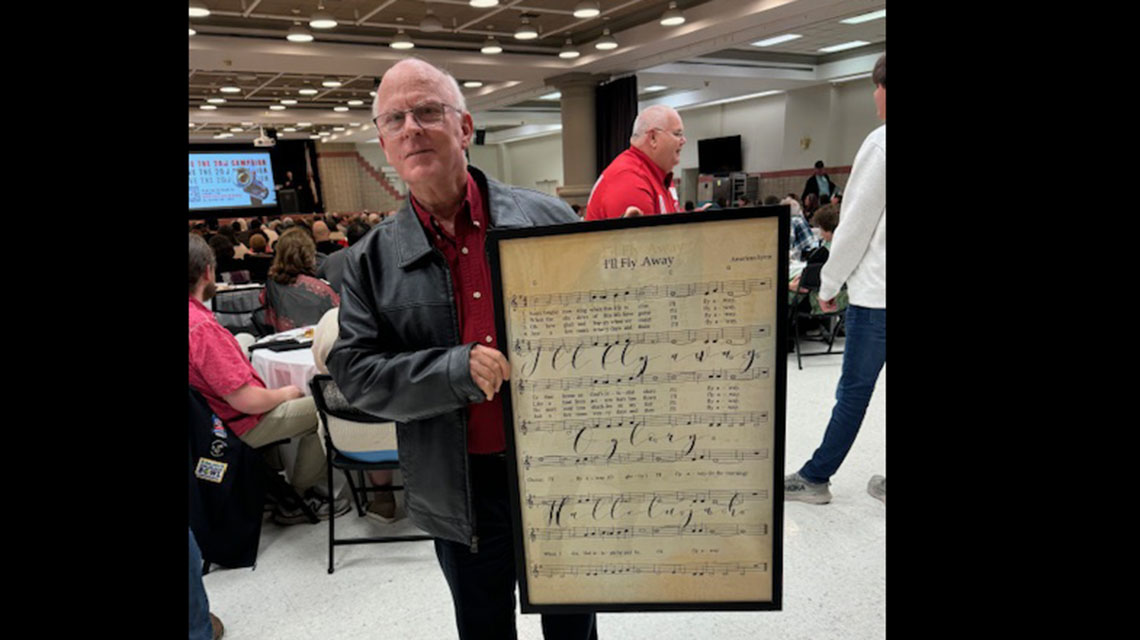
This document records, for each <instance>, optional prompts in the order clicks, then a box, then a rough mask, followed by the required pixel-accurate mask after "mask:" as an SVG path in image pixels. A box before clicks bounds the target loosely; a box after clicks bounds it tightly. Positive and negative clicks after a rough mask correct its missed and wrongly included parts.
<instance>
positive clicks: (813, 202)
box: [803, 193, 819, 222]
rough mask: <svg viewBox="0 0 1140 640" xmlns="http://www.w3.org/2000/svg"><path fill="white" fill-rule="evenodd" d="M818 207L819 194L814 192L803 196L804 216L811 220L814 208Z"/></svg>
mask: <svg viewBox="0 0 1140 640" xmlns="http://www.w3.org/2000/svg"><path fill="white" fill-rule="evenodd" d="M818 208H819V196H817V195H815V194H814V193H809V194H807V195H806V196H804V206H803V210H804V218H805V219H806V220H807V221H808V222H811V217H812V216H813V215H815V210H816V209H818Z"/></svg>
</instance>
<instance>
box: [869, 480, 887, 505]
mask: <svg viewBox="0 0 1140 640" xmlns="http://www.w3.org/2000/svg"><path fill="white" fill-rule="evenodd" d="M867 493H869V494H871V497H872V498H874V499H876V500H878V501H880V502H882V503H883V504H887V477H886V476H871V480H870V481H869V482H867Z"/></svg>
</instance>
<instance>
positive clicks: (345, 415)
mask: <svg viewBox="0 0 1140 640" xmlns="http://www.w3.org/2000/svg"><path fill="white" fill-rule="evenodd" d="M309 387H310V388H311V389H312V391H313V400H314V402H315V403H316V405H317V413H318V414H319V415H320V417H321V424H322V425H324V429H323V430H324V439H325V455H326V457H327V460H328V491H327V492H326V494H327V495H328V496H329V500H330V502H331V501H332V500H333V497H332V496H333V494H334V490H333V467H336V468H337V469H340V470H341V471H343V472H344V477H345V479H346V480H347V481H348V487H349V490H350V491H351V493H352V501H353V503H354V504H355V505H356V514H357V516H358V517H363V516H364V508H365V505H366V504H367V496H368V494H369V493H375V492H378V491H402V490H403V489H404V487H403V486H402V485H397V484H393V485H391V486H385V487H379V488H378V487H369V486H368V485H367V482H366V481H365V478H364V472H365V471H386V470H396V469H399V468H400V460H399V456H398V453H397V451H396V450H383V451H373V452H368V454H367V455H366V454H360V453H356V454H354V455H357V456H359V457H361V458H368V460H367V461H365V460H361V459H355V458H351V457H348V456H346V455H345V454H344V453H342V452H341V451H340V450H338V449H337V448H336V444H335V442H334V441H333V432H334V431H335V430H336V429H335V428H334V429H330V422H332V423H333V425H332V426H333V427H336V426H337V425H336V421H337V420H342V421H345V422H349V423H355V424H376V425H381V424H383V423H386V422H390V421H389V420H384V419H382V418H377V417H376V416H373V415H371V414H368V413H365V412H363V411H361V410H359V409H357V408H355V407H353V406H352V405H351V404H349V402H348V400H346V399H345V397H344V395H343V394H341V392H340V389H339V388H338V387H337V386H336V382H334V381H333V379H332V376H328V375H324V374H318V375H316V376H313V379H312V380H310V381H309ZM330 418H331V419H332V420H330ZM352 471H355V472H356V474H357V480H358V481H359V486H357V482H354V481H353V479H352V474H351V473H350V472H352ZM329 513H330V515H329V573H330V574H331V573H332V572H333V548H334V547H336V546H338V545H346V544H370V543H380V542H409V541H413V540H431V537H430V536H427V535H403V536H372V537H357V538H337V537H336V535H335V520H336V514H335V510H334V509H332V505H331V504H330V508H329Z"/></svg>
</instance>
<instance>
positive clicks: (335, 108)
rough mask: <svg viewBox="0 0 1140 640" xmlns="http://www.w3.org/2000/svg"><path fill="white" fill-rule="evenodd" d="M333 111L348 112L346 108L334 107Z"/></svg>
mask: <svg viewBox="0 0 1140 640" xmlns="http://www.w3.org/2000/svg"><path fill="white" fill-rule="evenodd" d="M333 111H348V107H344V106H336V107H333Z"/></svg>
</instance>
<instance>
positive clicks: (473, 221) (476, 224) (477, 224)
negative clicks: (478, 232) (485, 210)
mask: <svg viewBox="0 0 1140 640" xmlns="http://www.w3.org/2000/svg"><path fill="white" fill-rule="evenodd" d="M471 222H472V223H473V224H474V225H475V226H476V227H477V226H479V221H478V220H472V221H471Z"/></svg>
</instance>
